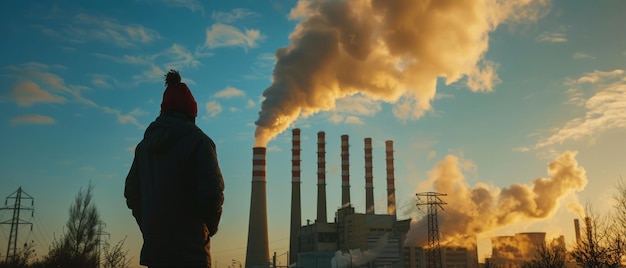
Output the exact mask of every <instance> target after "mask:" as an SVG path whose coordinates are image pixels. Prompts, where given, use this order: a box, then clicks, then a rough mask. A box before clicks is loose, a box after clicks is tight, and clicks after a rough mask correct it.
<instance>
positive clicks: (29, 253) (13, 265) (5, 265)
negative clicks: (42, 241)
mask: <svg viewBox="0 0 626 268" xmlns="http://www.w3.org/2000/svg"><path fill="white" fill-rule="evenodd" d="M34 248H35V242H34V241H31V243H30V244H29V243H24V246H23V247H22V248H21V249H18V250H17V253H16V255H15V257H13V258H10V259H9V260H8V261H1V262H0V268H27V267H29V262H30V261H31V259H32V258H34V257H35V249H34Z"/></svg>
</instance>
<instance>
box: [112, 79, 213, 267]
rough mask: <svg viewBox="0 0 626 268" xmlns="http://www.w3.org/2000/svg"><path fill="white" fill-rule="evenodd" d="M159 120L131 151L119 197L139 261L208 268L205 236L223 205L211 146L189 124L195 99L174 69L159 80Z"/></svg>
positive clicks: (195, 111)
mask: <svg viewBox="0 0 626 268" xmlns="http://www.w3.org/2000/svg"><path fill="white" fill-rule="evenodd" d="M165 84H166V85H167V88H166V89H165V92H164V93H163V102H162V103H161V114H160V116H159V117H158V118H157V119H156V120H155V121H154V122H152V123H151V124H150V126H148V128H147V129H146V132H145V134H144V137H143V140H142V141H141V142H140V143H139V144H138V145H137V148H136V149H135V159H134V160H133V164H132V167H131V168H130V171H129V173H128V176H127V177H126V186H125V189H124V196H125V197H126V204H127V205H128V208H130V209H131V210H132V213H133V216H134V217H135V219H136V220H137V224H139V228H140V229H141V232H142V234H143V247H142V248H141V257H140V261H139V263H140V264H142V265H147V266H148V267H150V268H157V267H185V268H187V267H188V268H192V267H193V268H200V267H202V268H207V267H211V255H210V252H209V249H210V237H211V236H213V235H215V233H216V232H217V227H218V224H219V221H220V217H221V214H222V204H223V202H224V194H223V192H224V181H223V179H222V173H221V171H220V168H219V165H218V161H217V153H216V150H215V144H214V143H213V140H211V138H209V137H208V136H207V135H206V134H204V132H202V130H200V129H199V128H198V127H197V126H196V124H195V118H196V116H197V114H198V107H197V104H196V101H195V99H194V97H193V95H192V94H191V91H189V88H188V87H187V85H185V84H184V83H181V78H180V75H179V73H178V72H177V71H175V70H170V71H169V72H168V73H167V74H166V76H165Z"/></svg>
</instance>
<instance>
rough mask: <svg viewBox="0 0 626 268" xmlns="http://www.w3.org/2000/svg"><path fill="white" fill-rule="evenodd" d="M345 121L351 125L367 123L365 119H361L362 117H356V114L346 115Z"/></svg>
mask: <svg viewBox="0 0 626 268" xmlns="http://www.w3.org/2000/svg"><path fill="white" fill-rule="evenodd" d="M344 122H345V123H346V124H350V125H365V123H363V120H361V118H359V117H356V116H354V115H349V116H346V120H345V121H344Z"/></svg>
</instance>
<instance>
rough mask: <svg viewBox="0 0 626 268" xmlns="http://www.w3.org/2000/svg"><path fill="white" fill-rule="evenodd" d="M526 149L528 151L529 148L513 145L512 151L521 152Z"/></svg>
mask: <svg viewBox="0 0 626 268" xmlns="http://www.w3.org/2000/svg"><path fill="white" fill-rule="evenodd" d="M528 151H530V148H528V147H515V148H513V152H521V153H523V152H528Z"/></svg>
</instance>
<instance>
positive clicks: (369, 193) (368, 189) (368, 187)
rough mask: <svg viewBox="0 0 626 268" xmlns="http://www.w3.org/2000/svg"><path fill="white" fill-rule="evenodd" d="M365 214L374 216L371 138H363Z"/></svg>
mask: <svg viewBox="0 0 626 268" xmlns="http://www.w3.org/2000/svg"><path fill="white" fill-rule="evenodd" d="M364 142H365V213H367V214H374V183H373V178H374V176H373V175H372V138H365V139H364Z"/></svg>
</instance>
